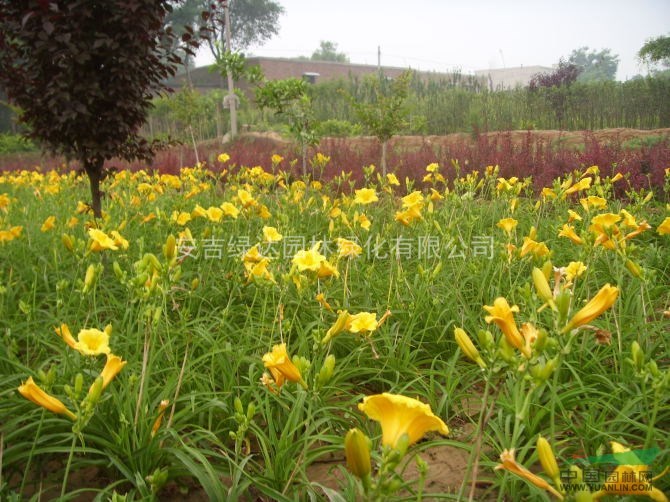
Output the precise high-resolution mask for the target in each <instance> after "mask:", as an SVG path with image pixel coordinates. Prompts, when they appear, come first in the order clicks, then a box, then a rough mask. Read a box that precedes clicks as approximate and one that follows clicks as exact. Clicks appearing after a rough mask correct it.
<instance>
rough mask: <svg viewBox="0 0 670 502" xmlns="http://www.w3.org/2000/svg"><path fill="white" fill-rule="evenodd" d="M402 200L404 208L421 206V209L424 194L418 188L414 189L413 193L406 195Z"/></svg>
mask: <svg viewBox="0 0 670 502" xmlns="http://www.w3.org/2000/svg"><path fill="white" fill-rule="evenodd" d="M401 200H402V207H403V208H410V207H414V206H419V209H421V207H423V194H422V193H421V192H419V191H418V190H414V191H413V192H412V193H411V194H409V195H405V196H404V197H403V198H402V199H401Z"/></svg>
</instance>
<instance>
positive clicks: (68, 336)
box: [54, 324, 77, 349]
mask: <svg viewBox="0 0 670 502" xmlns="http://www.w3.org/2000/svg"><path fill="white" fill-rule="evenodd" d="M54 331H55V332H56V334H57V335H58V336H60V337H61V338H62V339H63V341H64V342H65V343H66V344H68V345H69V346H70V347H72V348H73V349H74V348H75V345H76V344H77V341H76V340H75V339H74V337H73V336H72V333H71V332H70V328H69V327H68V325H67V324H61V325H60V326H59V327H57V328H54Z"/></svg>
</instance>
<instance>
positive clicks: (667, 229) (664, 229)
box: [656, 216, 670, 235]
mask: <svg viewBox="0 0 670 502" xmlns="http://www.w3.org/2000/svg"><path fill="white" fill-rule="evenodd" d="M656 232H658V234H659V235H668V234H670V216H668V217H667V218H666V219H664V220H663V221H662V222H661V224H660V225H659V226H658V228H657V229H656Z"/></svg>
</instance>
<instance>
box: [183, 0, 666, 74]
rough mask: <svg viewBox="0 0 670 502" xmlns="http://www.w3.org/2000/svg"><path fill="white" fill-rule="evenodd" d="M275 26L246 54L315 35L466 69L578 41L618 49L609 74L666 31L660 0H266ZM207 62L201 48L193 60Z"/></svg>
mask: <svg viewBox="0 0 670 502" xmlns="http://www.w3.org/2000/svg"><path fill="white" fill-rule="evenodd" d="M275 1H277V2H278V3H279V4H281V5H282V7H283V8H284V11H285V12H284V14H283V15H282V16H281V17H280V19H279V24H280V29H279V34H278V35H276V36H275V37H273V38H272V39H270V40H269V41H267V42H265V43H264V44H263V45H261V46H254V47H250V48H249V49H247V50H246V51H245V54H246V55H247V56H252V55H255V56H267V57H278V58H280V57H281V58H290V57H296V56H311V54H312V53H313V52H314V51H315V50H316V49H318V47H319V44H320V41H321V40H328V41H331V42H334V43H336V44H337V49H338V52H343V53H345V54H346V55H347V56H348V57H349V59H350V61H351V62H352V63H364V64H371V65H376V64H377V48H378V47H379V48H380V51H381V64H382V65H383V66H400V67H411V68H412V69H415V70H422V71H438V72H448V71H453V70H460V71H461V72H463V73H468V72H471V71H474V70H486V69H491V68H511V67H518V66H535V65H540V66H547V67H551V66H552V65H555V64H557V63H558V61H559V59H560V58H561V57H564V58H566V59H567V57H568V56H569V55H570V53H571V52H572V51H573V50H574V49H578V48H580V47H583V46H587V47H589V48H590V49H594V50H597V51H600V50H601V49H611V52H612V54H616V55H618V56H619V68H618V72H617V79H618V80H627V79H628V78H631V77H632V76H633V75H636V74H646V70H645V67H644V66H640V65H639V62H638V61H637V57H636V54H637V52H638V51H639V50H640V48H641V47H642V45H643V44H644V43H645V41H646V40H648V39H649V38H652V37H657V36H659V35H668V34H670V0H561V1H556V0H553V1H547V0H534V1H528V0H443V1H439V0H412V1H400V0H332V1H325V0H275ZM211 62H212V57H211V54H210V53H209V50H208V49H206V48H205V49H203V50H201V52H200V53H199V54H198V58H197V59H196V63H197V64H198V65H203V64H209V63H211Z"/></svg>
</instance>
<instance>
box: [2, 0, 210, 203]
mask: <svg viewBox="0 0 670 502" xmlns="http://www.w3.org/2000/svg"><path fill="white" fill-rule="evenodd" d="M172 3H174V2H169V1H167V0H132V1H130V0H106V1H104V2H91V1H88V0H68V1H64V0H60V1H59V0H0V85H2V86H3V87H4V88H5V89H6V91H7V94H8V96H9V99H10V101H11V102H12V103H14V104H16V105H18V106H19V107H20V109H21V115H20V121H21V122H22V123H24V124H25V125H26V126H27V127H28V136H30V137H31V138H32V139H35V140H37V141H38V142H39V143H40V144H42V145H43V146H44V147H46V148H47V149H48V150H50V151H51V152H53V153H56V154H62V155H65V156H67V157H69V158H74V159H78V160H79V161H81V163H82V165H83V167H84V169H85V170H86V172H87V174H88V176H89V179H90V181H91V192H92V198H93V201H92V206H93V210H94V212H95V214H96V215H97V216H100V214H101V209H100V190H99V183H100V180H101V178H102V167H103V163H104V161H105V160H106V159H111V158H113V157H120V158H123V159H128V160H131V159H134V158H140V159H146V160H148V159H150V158H151V157H152V156H153V154H154V151H155V148H156V147H157V146H158V144H157V143H155V142H148V141H147V140H146V139H144V138H142V137H141V136H140V135H139V130H140V127H141V126H142V124H143V123H144V122H145V120H146V117H147V113H148V111H149V109H150V107H151V101H152V99H153V98H154V97H155V96H156V95H157V94H158V93H160V92H162V91H164V90H165V89H166V88H165V87H164V84H163V82H164V80H165V79H166V78H167V77H170V76H172V75H174V74H175V73H176V71H177V69H178V67H179V65H180V63H181V59H180V57H179V56H178V55H176V54H175V52H174V47H175V43H174V38H175V35H174V33H173V32H172V30H171V29H169V28H168V29H165V27H164V19H165V16H166V15H167V14H168V12H170V10H171V4H172ZM206 16H207V15H206V14H205V17H206ZM197 38H198V37H196V36H194V33H193V32H192V31H191V30H187V31H186V32H184V33H183V35H182V37H181V40H182V43H183V46H184V47H185V50H186V51H189V52H192V51H193V49H194V48H195V47H196V46H197Z"/></svg>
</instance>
